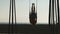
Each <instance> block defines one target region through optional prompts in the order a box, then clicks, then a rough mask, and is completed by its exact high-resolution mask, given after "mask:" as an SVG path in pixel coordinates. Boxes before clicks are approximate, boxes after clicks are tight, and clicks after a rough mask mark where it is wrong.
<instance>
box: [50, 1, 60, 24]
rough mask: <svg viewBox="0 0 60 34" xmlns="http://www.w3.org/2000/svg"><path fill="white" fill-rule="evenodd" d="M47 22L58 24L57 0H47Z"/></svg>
mask: <svg viewBox="0 0 60 34" xmlns="http://www.w3.org/2000/svg"><path fill="white" fill-rule="evenodd" d="M49 24H59V0H50V1H49Z"/></svg>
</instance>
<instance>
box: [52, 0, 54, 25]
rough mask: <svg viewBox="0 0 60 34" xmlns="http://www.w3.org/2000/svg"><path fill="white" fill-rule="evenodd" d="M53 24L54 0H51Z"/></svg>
mask: <svg viewBox="0 0 60 34" xmlns="http://www.w3.org/2000/svg"><path fill="white" fill-rule="evenodd" d="M52 12H53V24H54V0H52Z"/></svg>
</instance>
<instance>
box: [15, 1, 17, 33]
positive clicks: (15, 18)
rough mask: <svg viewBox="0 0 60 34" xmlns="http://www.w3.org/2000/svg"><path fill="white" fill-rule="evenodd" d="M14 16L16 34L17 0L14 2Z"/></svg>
mask: <svg viewBox="0 0 60 34" xmlns="http://www.w3.org/2000/svg"><path fill="white" fill-rule="evenodd" d="M14 15H15V33H16V29H17V28H16V6H15V0H14Z"/></svg>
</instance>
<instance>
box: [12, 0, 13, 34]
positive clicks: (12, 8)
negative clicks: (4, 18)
mask: <svg viewBox="0 0 60 34" xmlns="http://www.w3.org/2000/svg"><path fill="white" fill-rule="evenodd" d="M12 34H13V0H12Z"/></svg>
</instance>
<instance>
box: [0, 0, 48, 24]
mask: <svg viewBox="0 0 60 34" xmlns="http://www.w3.org/2000/svg"><path fill="white" fill-rule="evenodd" d="M9 3H10V0H0V22H8V21H9ZM30 6H31V0H30ZM16 12H17V23H18V22H19V23H20V22H23V23H27V24H30V23H29V0H16ZM48 14H49V0H37V24H40V23H45V24H48Z"/></svg>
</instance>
